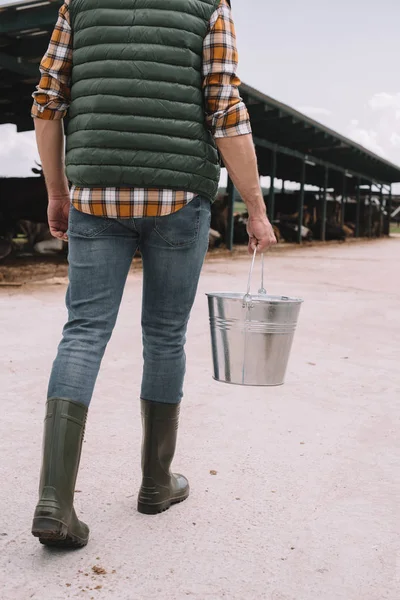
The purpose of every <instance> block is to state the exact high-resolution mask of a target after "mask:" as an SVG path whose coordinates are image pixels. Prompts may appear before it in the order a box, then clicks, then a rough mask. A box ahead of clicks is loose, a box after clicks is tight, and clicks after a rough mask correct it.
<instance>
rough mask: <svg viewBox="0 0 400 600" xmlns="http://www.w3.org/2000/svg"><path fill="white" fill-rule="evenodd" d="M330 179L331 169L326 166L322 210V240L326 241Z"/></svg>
mask: <svg viewBox="0 0 400 600" xmlns="http://www.w3.org/2000/svg"><path fill="white" fill-rule="evenodd" d="M328 181H329V169H328V167H325V176H324V188H323V194H322V210H321V241H323V242H325V241H326V216H327V208H328V206H327V204H328V199H327V188H328Z"/></svg>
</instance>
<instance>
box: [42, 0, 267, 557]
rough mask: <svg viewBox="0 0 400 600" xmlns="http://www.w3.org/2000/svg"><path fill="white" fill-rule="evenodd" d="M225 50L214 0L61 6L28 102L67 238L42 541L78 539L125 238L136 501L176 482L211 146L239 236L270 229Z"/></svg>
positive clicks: (262, 244)
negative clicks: (132, 299)
mask: <svg viewBox="0 0 400 600" xmlns="http://www.w3.org/2000/svg"><path fill="white" fill-rule="evenodd" d="M166 6H168V8H166ZM237 62H238V58H237V50H236V40H235V29H234V25H233V22H232V17H231V12H230V6H229V2H228V1H227V0H173V1H171V2H168V4H167V5H166V3H165V1H164V0H120V1H119V2H117V3H115V2H113V0H102V1H101V2H99V1H98V0H67V1H66V2H65V4H64V5H63V6H62V8H61V9H60V14H59V19H58V22H57V25H56V28H55V31H54V33H53V36H52V40H51V42H50V46H49V49H48V52H47V53H46V55H45V57H44V58H43V60H42V63H41V74H42V77H41V80H40V83H39V86H38V89H37V91H36V92H35V93H34V105H33V109H32V114H33V117H34V118H35V128H36V136H37V143H38V147H39V152H40V157H41V161H42V165H43V170H44V174H45V177H46V183H47V189H48V195H49V210H48V216H49V224H50V227H51V232H52V234H53V235H54V236H55V237H57V238H59V239H62V240H66V239H68V240H69V264H70V270H69V277H70V285H69V288H68V292H67V299H66V301H67V307H68V313H69V316H68V322H67V324H66V325H65V328H64V331H63V338H62V341H61V343H60V346H59V349H58V354H57V358H56V360H55V362H54V365H53V370H52V374H51V378H50V383H49V390H48V402H47V413H46V419H45V431H44V445H43V465H42V474H41V480H40V490H39V503H38V505H37V508H36V511H35V515H34V520H33V529H32V532H33V535H35V536H36V537H38V538H39V540H40V541H41V542H42V543H44V544H47V545H57V546H70V547H76V546H83V545H85V544H86V543H87V541H88V537H89V529H88V527H87V525H86V524H84V523H83V522H81V521H79V520H78V518H77V516H76V514H75V511H74V508H73V498H74V486H75V481H76V476H77V472H78V467H79V460H80V454H81V447H82V439H83V433H84V426H85V421H86V416H87V410H88V407H89V404H90V400H91V397H92V393H93V388H94V385H95V381H96V377H97V374H98V371H99V367H100V363H101V359H102V357H103V354H104V351H105V348H106V345H107V343H108V341H109V339H110V337H111V334H112V330H113V327H114V325H115V322H116V319H117V314H118V309H119V305H120V301H121V297H122V293H123V289H124V285H125V281H126V277H127V274H128V272H129V268H130V265H131V261H132V258H133V256H134V254H135V252H136V250H137V248H139V249H140V252H141V255H142V260H143V308H142V331H143V356H144V367H143V378H142V388H141V408H142V419H143V448H142V471H143V481H142V486H141V489H140V492H139V499H138V510H139V511H140V512H142V513H145V514H156V513H159V512H162V511H164V510H166V509H168V508H169V507H170V506H171V505H172V504H175V503H178V502H181V501H183V500H185V499H186V498H187V497H188V495H189V483H188V481H187V479H186V478H185V477H184V476H183V475H177V474H172V473H171V471H170V466H171V462H172V458H173V456H174V452H175V445H176V436H177V427H178V416H179V405H180V401H181V399H182V385H183V379H184V372H185V354H184V344H185V333H186V326H187V322H188V319H189V314H190V311H191V308H192V305H193V301H194V298H195V294H196V289H197V284H198V280H199V276H200V271H201V267H202V264H203V260H204V257H205V254H206V251H207V245H208V231H209V225H210V203H211V202H212V201H213V200H214V198H215V196H216V194H217V190H218V182H219V174H220V168H219V159H218V152H217V148H218V150H219V152H220V153H221V155H222V157H223V160H224V163H225V165H226V167H227V169H228V171H229V173H230V176H231V177H232V180H233V182H234V183H235V185H236V187H237V189H238V190H239V192H240V194H241V196H242V198H243V200H244V201H245V202H246V204H247V207H248V211H249V224H248V232H249V236H250V242H249V248H250V250H254V249H255V248H256V247H257V248H258V249H259V250H260V251H264V250H266V249H267V248H268V247H269V246H270V245H271V244H273V243H275V241H276V240H275V237H274V234H273V230H272V227H271V225H270V223H269V221H268V219H267V216H266V211H265V204H264V201H263V197H262V194H261V190H260V185H259V178H258V171H257V162H256V156H255V152H254V146H253V143H252V136H251V128H250V123H249V118H248V113H247V109H246V107H245V106H244V104H243V103H242V101H241V98H240V96H239V91H238V85H239V84H240V81H239V79H238V77H237V76H236V68H237ZM67 109H69V125H68V132H67V153H66V174H65V168H64V133H63V125H62V119H63V117H64V116H65V114H66V111H67ZM68 181H70V182H71V184H72V188H71V190H69V186H68ZM70 201H71V203H70ZM71 204H72V206H71ZM67 229H68V232H67ZM110 401H113V402H114V401H115V399H110Z"/></svg>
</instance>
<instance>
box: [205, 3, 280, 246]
mask: <svg viewBox="0 0 400 600" xmlns="http://www.w3.org/2000/svg"><path fill="white" fill-rule="evenodd" d="M237 66H238V52H237V48H236V32H235V26H234V23H233V20H232V14H231V10H230V7H229V5H228V3H227V0H221V4H220V6H219V8H218V10H217V11H216V12H215V13H214V15H213V17H212V19H211V22H210V30H209V33H208V34H207V37H206V39H205V42H204V61H203V75H204V95H205V101H206V111H207V121H208V124H209V126H210V129H211V131H212V133H213V134H214V137H215V140H216V144H217V147H218V149H219V151H220V153H221V156H222V158H223V160H224V164H225V166H226V168H227V170H228V173H229V175H230V177H231V179H232V181H233V183H234V185H235V187H236V188H237V190H238V191H239V193H240V195H241V197H242V199H243V201H244V202H245V204H246V206H247V210H248V212H249V222H248V227H247V230H248V233H249V237H250V242H249V250H250V251H253V250H254V249H255V248H256V247H257V248H258V250H260V251H261V252H263V251H264V250H266V249H267V248H268V247H269V246H271V245H272V244H275V243H276V238H275V235H274V232H273V229H272V226H271V224H270V222H269V220H268V218H267V214H266V208H265V203H264V198H263V196H262V192H261V188H260V181H259V174H258V167H257V157H256V153H255V149H254V144H253V138H252V135H251V125H250V119H249V115H248V112H247V108H246V106H245V105H244V103H243V102H242V99H241V98H240V94H239V85H240V79H239V78H238V76H237V73H236V70H237Z"/></svg>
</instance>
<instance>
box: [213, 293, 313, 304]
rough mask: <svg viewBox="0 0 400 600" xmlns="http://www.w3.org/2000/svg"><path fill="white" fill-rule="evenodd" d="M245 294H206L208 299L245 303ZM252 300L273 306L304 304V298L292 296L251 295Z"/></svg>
mask: <svg viewBox="0 0 400 600" xmlns="http://www.w3.org/2000/svg"><path fill="white" fill-rule="evenodd" d="M245 295H246V294H245V293H243V292H242V293H240V292H206V296H207V297H208V298H223V299H227V300H240V301H241V302H242V301H243V299H244V297H245ZM250 296H251V300H252V301H254V302H260V303H261V302H270V303H271V304H278V303H279V302H284V303H285V304H303V303H304V300H303V299H302V298H295V297H292V296H283V295H282V296H276V295H273V296H272V295H268V294H267V295H264V294H250Z"/></svg>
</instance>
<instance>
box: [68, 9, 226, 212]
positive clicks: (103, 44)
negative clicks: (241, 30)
mask: <svg viewBox="0 0 400 600" xmlns="http://www.w3.org/2000/svg"><path fill="white" fill-rule="evenodd" d="M219 3H220V0H118V1H117V0H72V2H71V5H70V10H71V25H72V32H73V48H74V50H73V69H72V103H71V107H70V111H69V125H68V134H67V177H68V179H69V180H70V181H71V183H73V184H75V185H77V186H81V187H139V188H167V189H175V190H185V191H188V192H193V193H195V194H200V195H202V196H204V197H206V198H209V199H210V200H211V201H213V200H214V199H215V196H216V194H217V189H218V182H219V174H220V166H219V160H218V153H217V149H216V146H215V143H214V140H213V138H212V136H211V134H210V132H209V131H208V129H207V128H206V126H205V114H204V100H203V93H202V73H201V68H202V58H203V42H204V38H205V36H206V34H207V31H208V23H209V20H210V18H211V15H212V14H213V12H214V10H215V9H216V8H217V7H218V6H219Z"/></svg>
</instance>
